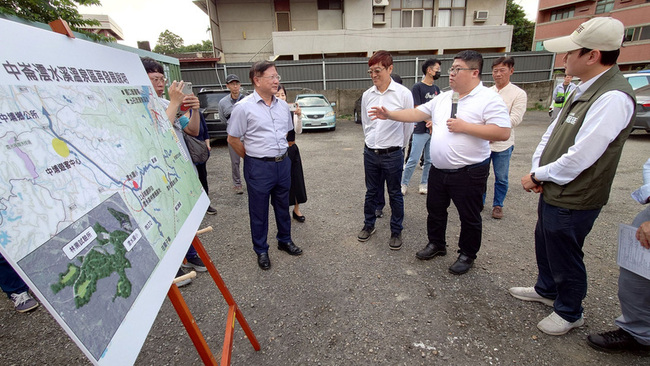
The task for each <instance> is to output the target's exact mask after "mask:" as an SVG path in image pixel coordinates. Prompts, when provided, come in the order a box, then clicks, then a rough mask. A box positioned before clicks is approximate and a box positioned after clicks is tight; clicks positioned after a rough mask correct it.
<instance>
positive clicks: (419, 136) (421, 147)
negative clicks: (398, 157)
mask: <svg viewBox="0 0 650 366" xmlns="http://www.w3.org/2000/svg"><path fill="white" fill-rule="evenodd" d="M430 143H431V135H429V134H428V133H426V132H425V133H414V134H413V144H412V145H411V153H410V155H409V160H408V161H407V162H406V166H404V174H402V184H404V185H407V186H408V185H409V182H410V181H411V177H412V176H413V171H414V170H415V167H416V166H417V165H418V163H419V162H420V156H422V151H424V170H423V171H422V179H421V180H420V184H427V181H428V179H429V170H430V169H431V158H430V156H429V144H430Z"/></svg>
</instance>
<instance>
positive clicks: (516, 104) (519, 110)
mask: <svg viewBox="0 0 650 366" xmlns="http://www.w3.org/2000/svg"><path fill="white" fill-rule="evenodd" d="M514 72H515V59H513V58H512V57H507V56H506V57H499V58H497V59H496V60H494V62H493V63H492V79H494V85H493V86H492V87H491V88H490V89H492V90H494V91H495V92H497V93H498V94H499V95H500V96H501V98H503V101H504V102H505V103H506V107H508V113H510V124H511V125H512V130H511V131H510V138H509V139H507V140H506V141H490V150H491V151H492V153H491V154H490V161H491V162H492V169H494V198H493V200H492V217H493V218H495V219H501V218H503V201H505V199H506V194H507V193H508V172H509V170H510V157H511V156H512V151H513V150H514V148H515V127H517V126H519V124H520V123H521V121H522V120H523V118H524V113H526V102H527V101H528V96H527V95H526V92H525V91H524V90H523V89H521V88H520V87H518V86H516V85H515V84H513V83H511V82H510V76H512V74H513V73H514ZM483 204H485V195H483Z"/></svg>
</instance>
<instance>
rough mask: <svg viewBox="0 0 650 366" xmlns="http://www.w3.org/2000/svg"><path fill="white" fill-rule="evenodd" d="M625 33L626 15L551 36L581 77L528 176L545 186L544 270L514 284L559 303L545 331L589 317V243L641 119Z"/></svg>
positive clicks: (533, 187)
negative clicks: (627, 67)
mask: <svg viewBox="0 0 650 366" xmlns="http://www.w3.org/2000/svg"><path fill="white" fill-rule="evenodd" d="M624 33H625V26H624V25H623V23H621V22H620V21H619V20H616V19H614V18H609V17H596V18H593V19H591V20H589V21H586V22H584V23H582V24H580V26H579V27H578V28H577V29H576V30H575V31H573V33H572V34H571V35H569V36H565V37H560V38H555V39H550V40H546V41H544V48H546V49H547V50H549V51H550V52H558V53H564V56H563V61H564V66H565V69H566V72H567V74H569V75H574V76H577V77H579V78H580V80H581V81H580V84H578V86H577V87H576V89H575V90H574V91H573V92H572V93H571V94H570V95H569V96H568V99H567V100H566V103H565V105H564V107H563V108H562V110H561V111H560V114H559V115H558V117H557V118H556V119H555V121H553V123H551V125H550V126H549V127H548V129H547V130H546V132H545V133H544V135H543V136H542V139H541V141H540V143H539V145H537V149H536V150H535V152H534V153H533V159H532V167H531V169H530V173H529V174H526V175H525V176H523V177H522V178H521V184H522V186H523V188H524V189H525V190H526V191H527V192H530V191H533V192H535V193H541V194H540V197H539V201H538V206H537V225H536V226H535V235H534V238H535V256H536V259H537V270H538V272H537V281H536V283H535V286H531V287H513V288H510V289H509V291H510V294H511V295H512V296H514V297H515V298H518V299H520V300H524V301H535V302H541V303H543V304H546V305H548V306H552V307H553V312H552V313H551V314H550V315H549V316H547V317H546V318H544V319H542V320H541V321H540V322H539V323H538V324H537V328H539V330H541V331H542V332H544V333H546V334H550V335H556V336H557V335H562V334H565V333H567V332H568V331H570V330H571V329H573V328H577V327H580V326H582V325H583V324H584V318H583V316H582V313H583V307H582V300H583V299H584V298H585V296H586V295H587V269H586V267H585V264H584V252H583V250H582V247H583V245H584V242H585V239H586V237H587V235H588V234H589V232H590V231H591V228H592V227H593V225H594V222H595V221H596V218H598V215H599V214H600V211H601V209H602V207H603V206H604V205H605V204H606V203H607V200H608V199H609V192H610V189H611V187H612V182H613V180H614V176H615V175H616V168H617V166H618V162H619V159H620V157H621V153H622V151H623V145H624V144H625V141H626V140H627V137H628V136H629V134H630V131H631V130H632V126H633V124H634V110H635V105H636V103H635V100H634V92H633V91H632V87H631V86H630V84H629V83H628V82H627V81H626V80H625V78H624V77H623V75H622V74H621V72H620V70H619V68H618V65H616V61H617V60H618V56H619V54H620V48H621V44H622V43H623V34H624Z"/></svg>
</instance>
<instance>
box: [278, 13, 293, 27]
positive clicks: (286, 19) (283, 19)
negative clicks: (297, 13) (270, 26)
mask: <svg viewBox="0 0 650 366" xmlns="http://www.w3.org/2000/svg"><path fill="white" fill-rule="evenodd" d="M275 21H276V24H277V25H278V32H288V31H290V30H291V15H290V14H289V12H280V11H278V12H276V13H275Z"/></svg>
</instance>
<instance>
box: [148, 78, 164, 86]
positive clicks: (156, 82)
mask: <svg viewBox="0 0 650 366" xmlns="http://www.w3.org/2000/svg"><path fill="white" fill-rule="evenodd" d="M149 80H151V83H152V84H158V83H167V78H161V77H156V78H149Z"/></svg>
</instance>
